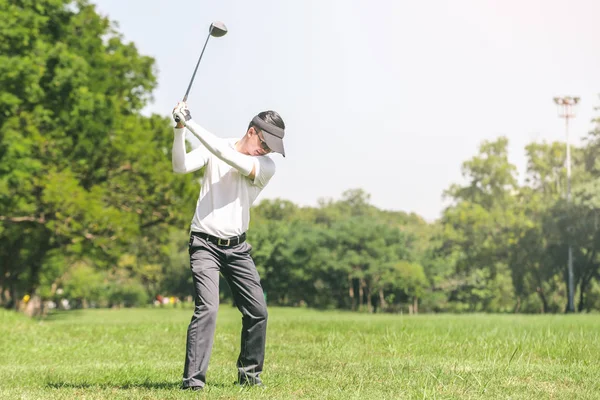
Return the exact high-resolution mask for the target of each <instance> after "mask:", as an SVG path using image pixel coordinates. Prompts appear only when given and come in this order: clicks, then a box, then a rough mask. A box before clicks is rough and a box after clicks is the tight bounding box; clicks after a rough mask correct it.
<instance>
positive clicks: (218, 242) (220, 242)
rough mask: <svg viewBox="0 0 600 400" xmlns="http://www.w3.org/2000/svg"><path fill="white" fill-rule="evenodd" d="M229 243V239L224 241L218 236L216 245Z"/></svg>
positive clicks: (227, 244)
mask: <svg viewBox="0 0 600 400" xmlns="http://www.w3.org/2000/svg"><path fill="white" fill-rule="evenodd" d="M230 243H231V239H227V240H226V241H225V240H223V239H221V238H219V240H217V245H219V246H229V244H230Z"/></svg>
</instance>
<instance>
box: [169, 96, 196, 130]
mask: <svg viewBox="0 0 600 400" xmlns="http://www.w3.org/2000/svg"><path fill="white" fill-rule="evenodd" d="M173 119H175V122H177V128H183V127H184V126H185V124H186V122H187V121H189V120H190V119H192V114H191V113H190V110H188V108H187V104H185V103H184V102H181V101H180V102H179V103H177V105H176V106H175V108H174V109H173Z"/></svg>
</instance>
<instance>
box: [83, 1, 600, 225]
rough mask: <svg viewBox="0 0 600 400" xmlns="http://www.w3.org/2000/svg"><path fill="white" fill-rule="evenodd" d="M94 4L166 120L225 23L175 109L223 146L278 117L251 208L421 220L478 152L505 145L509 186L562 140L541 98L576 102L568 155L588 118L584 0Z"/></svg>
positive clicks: (590, 77)
mask: <svg viewBox="0 0 600 400" xmlns="http://www.w3.org/2000/svg"><path fill="white" fill-rule="evenodd" d="M92 2H93V3H95V4H96V5H97V10H98V12H99V13H100V14H102V15H104V16H106V17H108V18H109V19H110V20H112V21H115V22H116V23H117V25H116V27H117V30H118V31H119V32H120V33H121V34H122V35H123V38H124V40H125V41H127V42H134V43H135V45H136V46H137V48H138V50H139V52H140V53H141V54H144V55H148V56H151V57H153V58H154V59H155V60H156V72H157V79H158V87H157V89H156V90H155V91H154V93H153V101H152V102H151V104H149V105H148V106H147V107H146V109H145V110H144V113H146V114H151V113H157V114H161V115H164V116H169V115H170V114H171V110H172V109H173V107H174V105H175V104H176V103H177V102H178V101H180V100H181V99H182V98H183V95H184V94H185V91H186V89H187V86H188V83H189V80H190V78H191V76H192V73H193V71H194V68H195V66H196V62H197V60H198V57H199V56H200V52H201V50H202V46H203V45H204V42H205V40H206V37H207V34H208V29H209V26H210V24H211V23H212V22H213V21H222V22H223V23H224V24H225V25H226V26H227V28H228V33H227V35H225V36H223V37H221V38H211V39H210V40H209V42H208V44H207V47H206V50H205V52H204V55H203V57H202V61H201V63H200V66H199V68H198V72H197V75H196V78H195V80H194V84H193V86H192V89H191V92H190V95H189V98H188V106H189V109H190V111H191V113H192V116H193V118H194V120H195V121H197V122H198V123H200V124H201V125H203V126H204V127H205V128H207V129H209V130H211V131H212V132H213V133H214V134H216V135H217V136H220V137H241V136H243V134H244V133H245V130H246V128H247V126H248V122H249V121H250V120H251V119H252V117H253V116H254V115H256V114H257V113H258V112H260V111H263V110H275V111H277V112H278V113H279V114H280V115H281V116H282V118H283V120H284V122H285V124H286V136H285V139H284V142H285V146H286V157H285V158H283V157H282V156H281V155H278V154H276V155H273V159H274V161H275V163H276V165H277V173H276V174H275V176H274V177H273V178H272V180H271V182H270V183H269V185H268V186H267V187H266V188H265V189H264V190H263V192H262V193H261V195H260V196H259V198H258V201H260V200H262V199H273V198H281V199H285V200H290V201H292V202H294V203H296V204H298V205H300V206H316V205H317V204H318V201H319V199H333V200H339V199H341V197H342V193H343V192H344V191H346V190H349V189H363V190H364V191H365V192H367V193H368V194H369V195H370V200H371V204H373V205H375V206H377V207H379V208H381V209H385V210H395V211H404V212H409V213H416V214H418V215H420V216H421V217H423V218H424V219H425V220H427V221H434V220H435V219H437V218H439V217H440V216H441V213H442V212H443V209H444V207H445V206H447V204H448V202H447V200H444V198H443V192H444V190H446V189H447V188H448V187H449V186H450V185H452V184H454V183H464V182H465V179H464V177H463V176H462V173H461V165H462V163H463V162H465V161H467V160H469V159H470V158H472V157H474V156H475V155H476V154H477V153H478V149H479V146H480V145H481V144H482V142H483V141H485V140H495V139H497V138H498V137H499V136H506V137H507V138H508V139H509V160H510V162H512V163H513V164H515V165H516V166H517V168H518V171H519V178H520V180H521V181H522V180H523V177H524V173H525V167H526V157H525V146H526V145H527V144H529V143H531V142H534V141H537V142H540V141H548V142H552V141H562V142H564V141H565V139H566V130H565V121H564V120H563V119H560V118H559V117H558V115H557V109H556V106H555V104H554V102H553V98H554V97H556V96H579V97H580V98H581V101H580V104H579V106H578V108H577V115H576V117H575V118H574V119H572V120H571V121H570V125H569V126H570V129H569V132H570V133H569V134H570V142H571V143H572V144H580V143H581V139H582V138H584V137H585V136H586V135H587V133H588V132H589V131H590V130H592V129H593V124H592V122H591V121H592V119H593V118H596V117H600V111H595V110H594V107H599V106H600V97H599V94H600V24H599V23H598V18H597V16H598V15H600V1H597V0H570V1H568V2H567V1H564V0H504V1H502V2H499V1H491V0H489V1H483V0H452V1H442V0H426V1H420V2H416V1H401V0H386V1H383V0H370V1H367V0H361V1H359V0H302V1H299V0H296V1H291V0H288V1H278V0H253V1H247V0H218V1H217V0H213V1H197V0H196V1H194V0H171V1H166V0H162V1H160V0H127V1H123V0H95V1H94V0H92ZM165 134H170V132H167V133H165ZM192 144H193V145H196V144H197V142H194V141H192Z"/></svg>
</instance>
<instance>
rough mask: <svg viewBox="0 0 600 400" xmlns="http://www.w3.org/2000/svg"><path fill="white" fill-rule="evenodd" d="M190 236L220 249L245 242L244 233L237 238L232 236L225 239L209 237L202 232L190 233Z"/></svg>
mask: <svg viewBox="0 0 600 400" xmlns="http://www.w3.org/2000/svg"><path fill="white" fill-rule="evenodd" d="M192 235H194V236H196V237H199V238H202V239H206V240H208V241H209V242H211V243H214V244H216V245H217V246H222V247H229V246H237V245H238V244H240V243H244V242H245V241H246V232H244V233H242V234H241V235H239V236H234V237H230V238H227V239H222V238H218V237H216V236H213V235H209V234H208V233H204V232H192Z"/></svg>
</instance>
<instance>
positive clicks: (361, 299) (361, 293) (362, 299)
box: [358, 278, 365, 310]
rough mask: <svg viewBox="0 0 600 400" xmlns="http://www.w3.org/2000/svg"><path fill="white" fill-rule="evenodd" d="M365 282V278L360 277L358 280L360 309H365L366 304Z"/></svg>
mask: <svg viewBox="0 0 600 400" xmlns="http://www.w3.org/2000/svg"><path fill="white" fill-rule="evenodd" d="M364 285H365V283H364V281H363V279H362V278H361V279H359V280H358V309H359V310H363V309H364V304H365V291H364V287H365V286H364Z"/></svg>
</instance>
